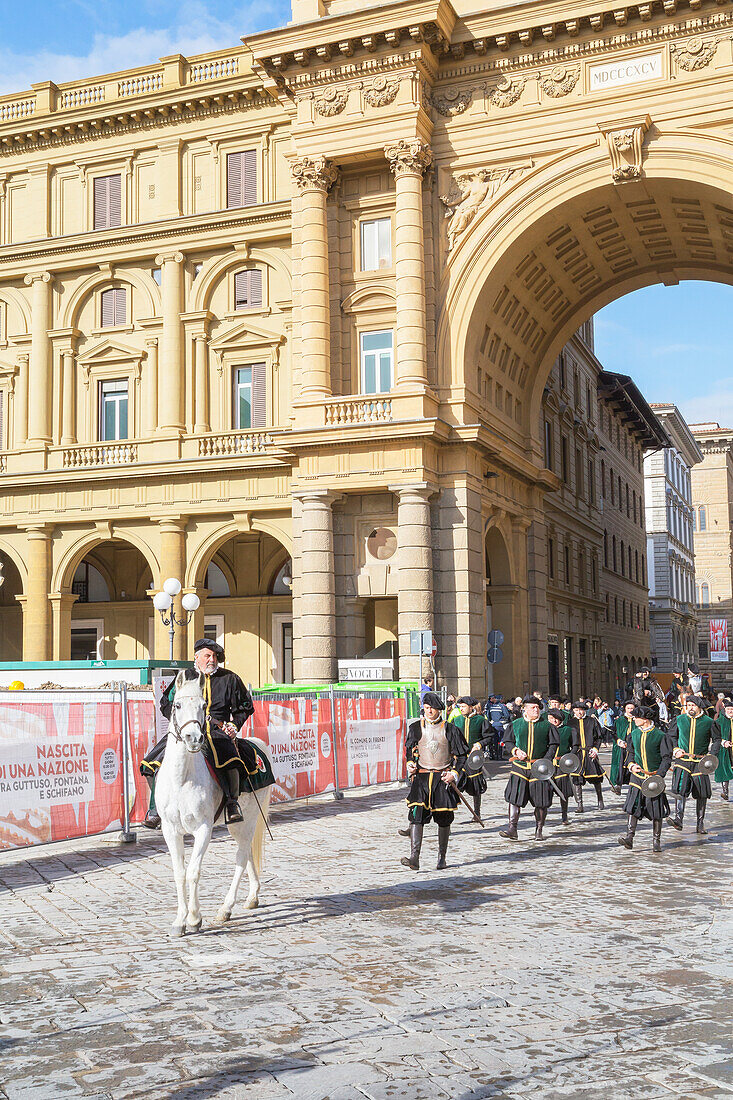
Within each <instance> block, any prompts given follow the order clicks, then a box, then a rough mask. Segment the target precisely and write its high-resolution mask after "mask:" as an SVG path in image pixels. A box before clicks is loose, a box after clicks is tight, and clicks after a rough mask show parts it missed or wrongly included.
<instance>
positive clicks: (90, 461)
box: [61, 442, 137, 470]
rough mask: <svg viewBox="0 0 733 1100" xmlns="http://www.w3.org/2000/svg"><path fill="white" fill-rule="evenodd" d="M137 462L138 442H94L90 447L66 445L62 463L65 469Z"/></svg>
mask: <svg viewBox="0 0 733 1100" xmlns="http://www.w3.org/2000/svg"><path fill="white" fill-rule="evenodd" d="M134 462H137V444H136V443H129V442H121V443H94V444H92V445H91V446H88V447H64V449H63V450H62V451H61V464H62V466H63V468H64V469H65V470H78V469H85V468H93V467H95V466H128V465H131V464H132V463H134Z"/></svg>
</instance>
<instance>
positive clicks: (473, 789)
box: [449, 695, 491, 817]
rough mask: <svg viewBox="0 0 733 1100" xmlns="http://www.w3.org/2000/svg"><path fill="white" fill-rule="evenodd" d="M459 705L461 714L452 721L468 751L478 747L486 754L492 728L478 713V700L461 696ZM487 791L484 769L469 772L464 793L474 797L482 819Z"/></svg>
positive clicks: (475, 811)
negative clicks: (482, 803)
mask: <svg viewBox="0 0 733 1100" xmlns="http://www.w3.org/2000/svg"><path fill="white" fill-rule="evenodd" d="M457 705H458V711H459V713H458V715H457V716H456V717H455V718H454V719H453V720H452V721H453V725H454V726H455V727H456V729H457V730H460V731H461V733H462V734H463V740H464V741H465V742H466V744H467V745H468V751H469V752H470V751H471V749H473V748H474V747H475V746H476V745H478V747H479V748H480V749H481V750H482V751H483V752H486V751H487V749H488V746H489V736H490V734H489V731H490V729H491V726H490V725H489V723H488V722H487V721H486V719H485V718H484V716H483V715H482V714H477V713H476V707H477V706H478V705H479V701H478V699H474V697H473V696H472V695H461V697H460V699H458V700H457ZM449 721H450V719H449ZM485 790H486V779H485V778H484V770H483V768H481V770H480V771H477V772H469V773H468V775H467V777H466V780H465V786H464V787H463V793H464V794H467V795H471V796H472V797H473V812H474V813H475V814H476V817H481V795H482V794H483V793H484V791H485Z"/></svg>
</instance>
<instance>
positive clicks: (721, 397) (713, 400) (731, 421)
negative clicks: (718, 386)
mask: <svg viewBox="0 0 733 1100" xmlns="http://www.w3.org/2000/svg"><path fill="white" fill-rule="evenodd" d="M675 403H676V405H677V406H678V408H679V409H680V412H681V413H682V415H683V416H684V418H685V420H686V421H687V423H688V424H705V423H708V422H715V423H718V424H720V426H721V427H723V428H726V427H731V426H733V389H730V390H718V391H717V392H716V393H710V394H700V395H699V396H696V397H690V398H688V399H687V400H681V399H679V398H678V399H677V400H676V402H675Z"/></svg>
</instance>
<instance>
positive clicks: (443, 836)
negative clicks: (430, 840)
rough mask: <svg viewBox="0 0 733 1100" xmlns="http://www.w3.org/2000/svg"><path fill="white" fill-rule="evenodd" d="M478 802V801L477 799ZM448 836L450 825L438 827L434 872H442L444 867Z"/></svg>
mask: <svg viewBox="0 0 733 1100" xmlns="http://www.w3.org/2000/svg"><path fill="white" fill-rule="evenodd" d="M479 801H480V799H479ZM449 836H450V825H439V826H438V864H437V867H436V868H435V869H436V871H443V870H444V869H445V866H446V862H445V855H446V852H447V851H448V837H449Z"/></svg>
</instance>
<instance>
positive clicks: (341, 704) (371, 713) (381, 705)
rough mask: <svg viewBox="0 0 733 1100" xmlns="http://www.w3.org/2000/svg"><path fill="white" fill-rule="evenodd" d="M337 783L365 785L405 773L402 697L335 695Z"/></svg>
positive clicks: (350, 785)
mask: <svg viewBox="0 0 733 1100" xmlns="http://www.w3.org/2000/svg"><path fill="white" fill-rule="evenodd" d="M335 703H336V730H337V735H336V745H337V751H338V767H339V785H340V786H341V787H343V788H346V787H365V786H369V785H371V784H372V783H390V782H393V781H395V780H397V779H402V778H403V777H404V775H405V759H404V756H405V753H404V743H405V734H404V722H405V700H404V699H403V698H400V697H399V696H398V697H397V698H388V697H384V698H379V699H362V698H359V697H358V696H351V697H348V698H343V697H338V696H337V697H336V700H335Z"/></svg>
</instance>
